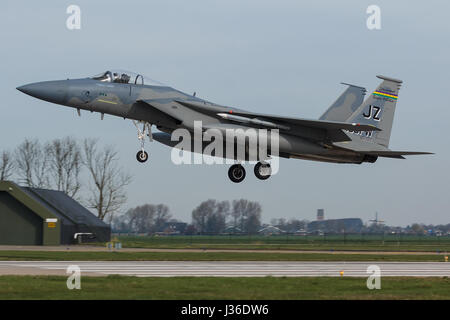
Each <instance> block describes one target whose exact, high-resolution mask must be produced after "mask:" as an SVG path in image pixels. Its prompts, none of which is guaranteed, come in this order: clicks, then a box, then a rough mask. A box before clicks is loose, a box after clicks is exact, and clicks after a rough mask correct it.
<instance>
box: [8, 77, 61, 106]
mask: <svg viewBox="0 0 450 320" xmlns="http://www.w3.org/2000/svg"><path fill="white" fill-rule="evenodd" d="M16 89H17V90H19V91H21V92H23V93H25V94H28V95H29V96H32V97H35V98H38V99H41V100H45V101H49V102H53V103H63V102H64V101H65V99H66V95H67V84H66V83H65V82H64V80H63V81H45V82H35V83H30V84H26V85H23V86H20V87H17V88H16Z"/></svg>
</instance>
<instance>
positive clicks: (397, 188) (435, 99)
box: [0, 0, 450, 226]
mask: <svg viewBox="0 0 450 320" xmlns="http://www.w3.org/2000/svg"><path fill="white" fill-rule="evenodd" d="M70 4H76V5H78V6H80V8H81V29H80V30H68V29H67V28H66V19H67V17H68V16H69V15H68V14H66V8H67V7H68V6H69V5H70ZM371 4H376V5H378V6H379V7H380V8H381V30H368V29H367V27H366V19H367V17H368V14H366V9H367V7H368V6H369V5H371ZM449 12H450V4H449V3H447V2H443V1H426V2H414V4H412V3H411V1H395V2H394V1H378V0H376V1H361V0H355V1H310V2H306V1H261V0H258V1H237V0H236V1H234V0H233V1H231V0H227V1H212V0H201V1H182V0H180V1H167V0H164V1H162V0H161V1H145V2H144V1H75V0H74V1H17V0H14V1H9V0H3V1H2V4H1V10H0V42H1V50H0V61H2V68H1V75H0V95H1V98H2V103H1V105H0V111H1V113H0V137H1V138H0V150H3V149H13V148H14V147H16V146H17V145H18V144H19V143H20V142H22V141H23V139H24V138H26V137H36V138H39V139H40V140H41V141H46V140H49V139H53V138H56V137H64V136H66V135H72V136H74V137H76V138H79V139H82V138H84V137H99V138H100V139H101V142H102V143H103V144H114V145H115V146H116V147H117V149H118V151H119V156H120V162H121V164H122V165H123V166H124V167H125V168H126V170H128V171H129V172H130V173H131V174H132V175H133V176H134V180H133V182H132V184H131V185H130V186H129V189H128V197H129V201H128V203H127V207H132V206H136V205H140V204H144V203H166V204H167V205H169V207H170V209H171V212H172V213H173V215H174V216H175V217H176V218H178V219H181V220H184V221H188V222H189V221H190V218H191V211H192V209H193V208H194V207H195V206H196V205H198V204H199V203H200V202H201V201H203V200H206V199H208V198H214V199H218V200H232V199H238V198H247V199H250V200H254V201H259V202H260V203H261V204H262V207H263V220H264V221H265V222H269V221H270V219H271V218H279V217H286V218H298V219H309V220H313V219H315V214H316V210H317V208H324V209H325V217H326V218H344V217H360V218H362V219H363V221H364V222H367V221H368V220H369V219H372V218H373V217H374V215H375V212H376V211H377V212H378V213H379V217H380V218H381V219H383V220H385V221H386V222H387V223H388V224H390V225H401V226H405V225H407V224H411V223H413V222H423V223H433V224H438V223H449V222H450V221H449V220H450V219H449V205H450V194H449V190H450V188H449V187H450V185H449V178H450V174H449V167H448V166H449V160H450V151H449V145H450V142H449V124H450V120H449V119H450V103H449V100H448V92H449V89H450V78H449V73H450V62H449V61H450V59H449V57H450V42H449V37H450V22H449V19H448V14H449ZM110 68H121V69H128V70H132V71H135V72H138V73H142V74H144V75H146V76H148V77H150V78H153V79H155V80H159V81H161V82H163V83H166V84H169V85H170V86H172V87H174V88H177V89H179V90H182V91H185V92H187V93H192V92H194V91H196V92H197V95H198V96H200V97H202V98H205V99H208V100H210V101H214V102H216V103H220V104H224V105H230V106H235V107H240V108H243V109H247V110H251V111H257V112H264V113H272V114H281V115H287V116H296V117H304V118H313V119H314V118H318V117H319V116H320V115H321V114H322V113H323V112H324V110H325V109H326V108H328V106H329V105H330V104H331V103H332V102H333V101H334V100H335V99H336V98H337V97H338V95H340V94H341V92H342V91H343V90H344V89H345V87H344V86H343V85H341V84H340V82H349V83H353V84H357V85H361V86H364V87H366V88H367V89H368V90H369V92H370V91H371V90H373V89H374V88H375V87H376V86H377V85H378V83H379V81H380V80H379V79H377V78H376V77H375V76H376V75H377V74H382V75H386V76H391V77H395V78H399V79H402V80H403V81H404V83H403V85H402V88H401V90H400V94H399V99H398V103H397V110H396V114H395V120H394V125H393V129H392V136H391V141H390V146H389V147H390V148H391V149H394V150H417V151H431V152H435V153H436V155H433V156H416V157H409V158H408V159H407V160H395V159H383V158H381V159H379V160H378V161H377V162H376V163H375V164H362V165H338V164H328V163H318V162H309V161H303V160H287V159H284V160H281V163H280V172H279V173H278V174H277V175H275V176H273V177H271V178H270V179H268V180H267V181H259V180H257V179H256V178H255V177H254V175H253V168H252V167H251V166H247V167H246V168H247V178H246V180H245V181H244V182H243V183H240V184H234V183H232V182H231V181H230V180H229V179H228V176H227V170H228V166H226V165H215V166H208V165H192V166H188V165H182V166H176V165H174V164H172V162H171V160H170V148H168V147H166V146H164V145H160V144H158V143H157V142H154V143H151V144H147V148H148V151H149V153H150V159H149V161H148V162H147V163H145V164H140V163H138V162H137V161H136V159H135V154H136V152H137V151H138V148H139V142H138V140H137V138H136V131H135V128H134V126H133V124H132V123H131V121H129V120H127V121H124V120H123V119H121V118H115V117H112V116H108V115H106V116H105V120H104V121H101V120H100V116H99V115H98V114H91V113H87V112H84V113H82V117H81V118H78V117H77V116H76V110H74V109H71V108H66V107H63V106H58V105H55V104H50V103H47V102H44V101H40V100H37V99H34V98H31V97H29V96H27V95H24V94H23V93H21V92H19V91H17V90H16V89H15V88H16V87H17V86H19V85H22V84H26V83H30V82H36V81H43V80H57V79H65V78H78V77H85V76H90V75H94V74H97V73H99V72H101V71H104V70H107V69H110Z"/></svg>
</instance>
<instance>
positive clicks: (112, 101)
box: [17, 70, 430, 183]
mask: <svg viewBox="0 0 450 320" xmlns="http://www.w3.org/2000/svg"><path fill="white" fill-rule="evenodd" d="M377 77H378V78H379V79H381V80H382V82H381V83H380V85H379V86H378V87H377V88H376V90H375V91H373V92H371V93H370V95H369V96H368V97H367V98H365V94H366V89H365V88H363V87H359V86H355V85H351V84H345V83H344V84H345V85H347V86H348V87H347V88H346V90H345V91H344V92H343V93H342V94H341V95H340V96H339V97H338V99H337V100H336V101H335V102H334V103H333V104H332V105H331V106H330V107H329V108H328V110H327V111H326V112H325V113H324V114H323V115H322V116H321V117H320V118H319V119H318V120H311V119H304V118H294V117H286V116H279V115H270V114H264V113H257V112H251V111H245V110H242V109H237V108H234V107H230V106H224V105H220V104H216V103H213V102H209V101H206V100H204V99H201V98H199V97H197V96H196V94H195V93H194V94H187V93H184V92H181V91H179V90H176V89H174V88H172V87H170V86H168V85H164V84H162V83H159V82H156V81H154V80H151V79H148V78H146V77H144V76H143V75H141V74H136V73H133V72H128V71H123V70H111V71H106V72H103V73H101V74H98V75H95V76H93V77H88V78H82V79H67V80H58V81H44V82H37V83H31V84H27V85H24V86H21V87H18V88H17V89H18V90H20V91H22V92H24V93H26V94H28V95H30V96H32V97H35V98H38V99H42V100H45V101H48V102H52V103H55V104H59V105H63V106H68V107H72V108H76V109H77V112H78V115H80V110H88V111H91V112H99V113H100V114H101V119H103V117H104V114H105V113H106V114H110V115H114V116H118V117H123V118H124V119H131V120H132V121H133V123H134V124H135V126H136V128H137V130H138V138H139V140H140V142H141V148H140V150H139V151H138V153H137V155H136V158H137V160H138V161H139V162H146V161H147V159H148V153H147V152H146V151H145V149H144V141H145V138H146V136H148V137H149V140H150V141H152V140H153V139H154V140H156V141H158V142H161V143H163V144H165V145H168V146H171V147H177V143H178V142H177V141H172V139H171V135H172V133H173V132H174V131H175V130H177V129H185V130H188V131H189V132H192V131H194V129H195V123H196V122H197V123H198V121H201V124H202V130H207V129H211V128H212V129H217V130H219V131H220V132H223V131H224V130H227V129H239V128H240V129H249V128H254V129H267V130H276V132H277V133H278V156H279V157H283V158H295V159H305V160H314V161H323V162H332V163H351V164H361V163H364V162H369V163H374V162H375V161H377V159H378V158H379V157H386V158H395V159H404V156H405V155H419V154H430V153H429V152H416V151H392V150H390V149H389V148H388V146H389V139H390V136H391V128H392V123H393V119H394V112H395V106H396V104H397V100H398V93H399V89H400V86H401V83H402V81H401V80H397V79H393V78H389V77H385V76H377ZM364 98H365V99H364ZM141 125H142V127H141ZM152 126H156V128H157V129H158V130H159V132H155V133H152ZM233 139H234V138H233ZM225 140H226V138H225ZM229 142H230V141H225V143H229ZM233 142H234V140H233ZM244 143H245V144H247V141H245V142H244ZM265 143H266V145H268V152H267V153H266V155H263V154H262V155H261V156H259V153H256V154H257V159H256V161H257V163H256V165H255V167H254V173H255V175H256V177H257V178H258V179H261V180H265V179H267V178H269V177H270V176H271V174H272V171H271V166H270V160H271V156H273V153H272V150H271V144H270V141H266V142H265ZM253 148H254V147H253ZM256 148H258V146H256ZM194 151H195V150H194ZM203 151H204V149H203V148H202V149H201V150H200V153H203ZM251 151H252V150H249V145H246V149H245V155H244V156H245V157H248V154H249V153H250V152H251ZM222 158H229V157H228V154H224V155H222ZM232 159H233V161H235V162H234V164H233V165H232V166H231V167H230V168H229V170H228V176H229V178H230V179H231V181H233V182H236V183H238V182H241V181H243V180H244V178H245V175H246V172H245V169H244V167H243V165H242V162H243V161H245V159H242V157H241V158H238V157H237V156H236V154H235V153H232Z"/></svg>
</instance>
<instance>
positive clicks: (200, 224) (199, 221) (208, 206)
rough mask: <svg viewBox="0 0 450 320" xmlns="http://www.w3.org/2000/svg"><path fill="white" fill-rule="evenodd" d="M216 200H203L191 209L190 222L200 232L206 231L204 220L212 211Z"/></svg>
mask: <svg viewBox="0 0 450 320" xmlns="http://www.w3.org/2000/svg"><path fill="white" fill-rule="evenodd" d="M215 206H216V200H213V199H209V200H207V201H203V202H202V203H200V205H199V206H198V207H197V208H195V209H194V210H192V224H193V225H194V226H195V227H196V229H197V230H198V231H199V232H200V233H204V232H206V231H207V228H206V222H207V219H208V217H209V216H210V215H211V214H212V213H213V212H214V207H215Z"/></svg>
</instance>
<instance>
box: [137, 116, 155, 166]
mask: <svg viewBox="0 0 450 320" xmlns="http://www.w3.org/2000/svg"><path fill="white" fill-rule="evenodd" d="M133 124H134V126H135V127H136V129H137V131H138V134H137V136H138V139H139V141H140V142H141V150H139V151H138V153H137V154H136V160H137V161H139V162H140V163H144V162H146V161H147V160H148V153H147V152H146V151H145V150H144V145H145V136H146V135H147V136H148V139H149V140H150V142H151V141H153V137H152V125H151V124H150V123H148V122H144V123H143V125H142V129H140V128H139V125H138V122H137V121H135V120H133Z"/></svg>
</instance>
